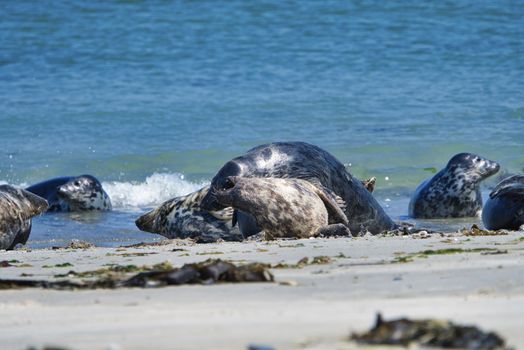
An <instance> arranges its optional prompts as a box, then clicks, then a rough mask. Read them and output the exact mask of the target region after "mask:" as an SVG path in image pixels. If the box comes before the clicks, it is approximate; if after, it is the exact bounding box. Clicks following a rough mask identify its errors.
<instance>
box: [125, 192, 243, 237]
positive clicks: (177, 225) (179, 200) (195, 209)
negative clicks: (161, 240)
mask: <svg viewBox="0 0 524 350" xmlns="http://www.w3.org/2000/svg"><path fill="white" fill-rule="evenodd" d="M208 191H209V186H206V187H204V188H201V189H200V190H198V191H195V192H193V193H190V194H188V195H186V196H181V197H176V198H173V199H170V200H168V201H166V202H164V203H163V204H162V205H160V206H159V207H158V208H156V209H155V210H152V211H150V212H148V213H146V214H144V215H142V216H140V217H139V218H138V219H137V220H136V221H135V224H136V226H137V227H138V228H139V229H140V230H142V231H146V232H151V233H158V234H161V235H162V236H164V237H167V238H192V239H195V240H196V241H197V242H199V243H210V242H216V241H218V240H224V241H241V240H242V239H243V238H244V237H243V236H242V234H241V233H240V230H239V229H238V227H233V226H232V217H233V208H225V209H222V210H218V211H207V210H204V209H202V208H201V207H200V204H201V202H202V198H204V196H205V195H206V194H207V192H208Z"/></svg>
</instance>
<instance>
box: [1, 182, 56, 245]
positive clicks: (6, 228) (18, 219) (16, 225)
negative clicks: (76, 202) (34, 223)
mask: <svg viewBox="0 0 524 350" xmlns="http://www.w3.org/2000/svg"><path fill="white" fill-rule="evenodd" d="M47 208H48V205H47V201H46V200H45V199H43V198H41V197H39V196H37V195H35V194H33V193H31V192H28V191H25V190H22V189H19V188H15V187H12V186H9V185H1V186H0V249H13V248H14V247H15V246H16V245H17V244H26V242H27V240H28V239H29V234H30V233H31V218H32V217H33V216H36V215H39V214H41V213H43V212H45V211H46V210H47Z"/></svg>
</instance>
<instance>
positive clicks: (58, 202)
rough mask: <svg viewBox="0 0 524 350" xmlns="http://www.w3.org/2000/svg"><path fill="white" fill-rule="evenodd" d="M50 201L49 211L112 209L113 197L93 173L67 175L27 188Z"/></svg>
mask: <svg viewBox="0 0 524 350" xmlns="http://www.w3.org/2000/svg"><path fill="white" fill-rule="evenodd" d="M26 190H27V191H29V192H32V193H34V194H36V195H38V196H40V197H42V198H45V199H46V200H47V202H48V203H49V209H48V211H84V210H104V211H106V210H111V209H112V205H111V199H110V198H109V196H108V194H107V193H106V191H104V189H103V188H102V184H101V183H100V181H98V179H97V178H95V177H94V176H92V175H81V176H65V177H57V178H53V179H49V180H46V181H42V182H40V183H37V184H35V185H32V186H29V187H28V188H26Z"/></svg>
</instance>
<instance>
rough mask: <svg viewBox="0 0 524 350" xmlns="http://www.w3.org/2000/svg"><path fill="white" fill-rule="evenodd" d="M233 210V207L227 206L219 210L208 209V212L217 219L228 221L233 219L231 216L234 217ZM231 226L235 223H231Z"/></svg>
mask: <svg viewBox="0 0 524 350" xmlns="http://www.w3.org/2000/svg"><path fill="white" fill-rule="evenodd" d="M235 212H236V210H235V209H233V208H232V207H227V208H224V209H221V210H213V211H209V214H211V215H212V216H213V217H215V218H217V219H218V220H222V221H230V220H233V218H234V217H235ZM233 226H235V225H234V224H233Z"/></svg>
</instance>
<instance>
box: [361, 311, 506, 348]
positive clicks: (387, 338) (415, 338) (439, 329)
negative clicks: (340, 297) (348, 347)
mask: <svg viewBox="0 0 524 350" xmlns="http://www.w3.org/2000/svg"><path fill="white" fill-rule="evenodd" d="M351 339H352V340H355V341H357V342H358V343H362V344H375V345H376V344H384V345H402V346H406V347H407V346H409V345H410V344H411V343H417V344H419V345H422V346H434V347H441V348H445V349H450V348H454V349H469V350H495V349H504V346H505V341H504V339H502V338H501V337H500V336H499V335H498V334H496V333H494V332H488V333H486V332H483V331H481V330H480V329H478V328H477V327H475V326H462V325H457V324H454V323H452V322H449V321H440V320H433V319H428V320H410V319H407V318H400V319H396V320H391V321H384V320H383V319H382V316H381V315H380V314H377V319H376V323H375V326H374V327H373V328H372V329H371V330H370V331H368V332H365V333H361V334H357V333H353V334H352V335H351Z"/></svg>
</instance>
